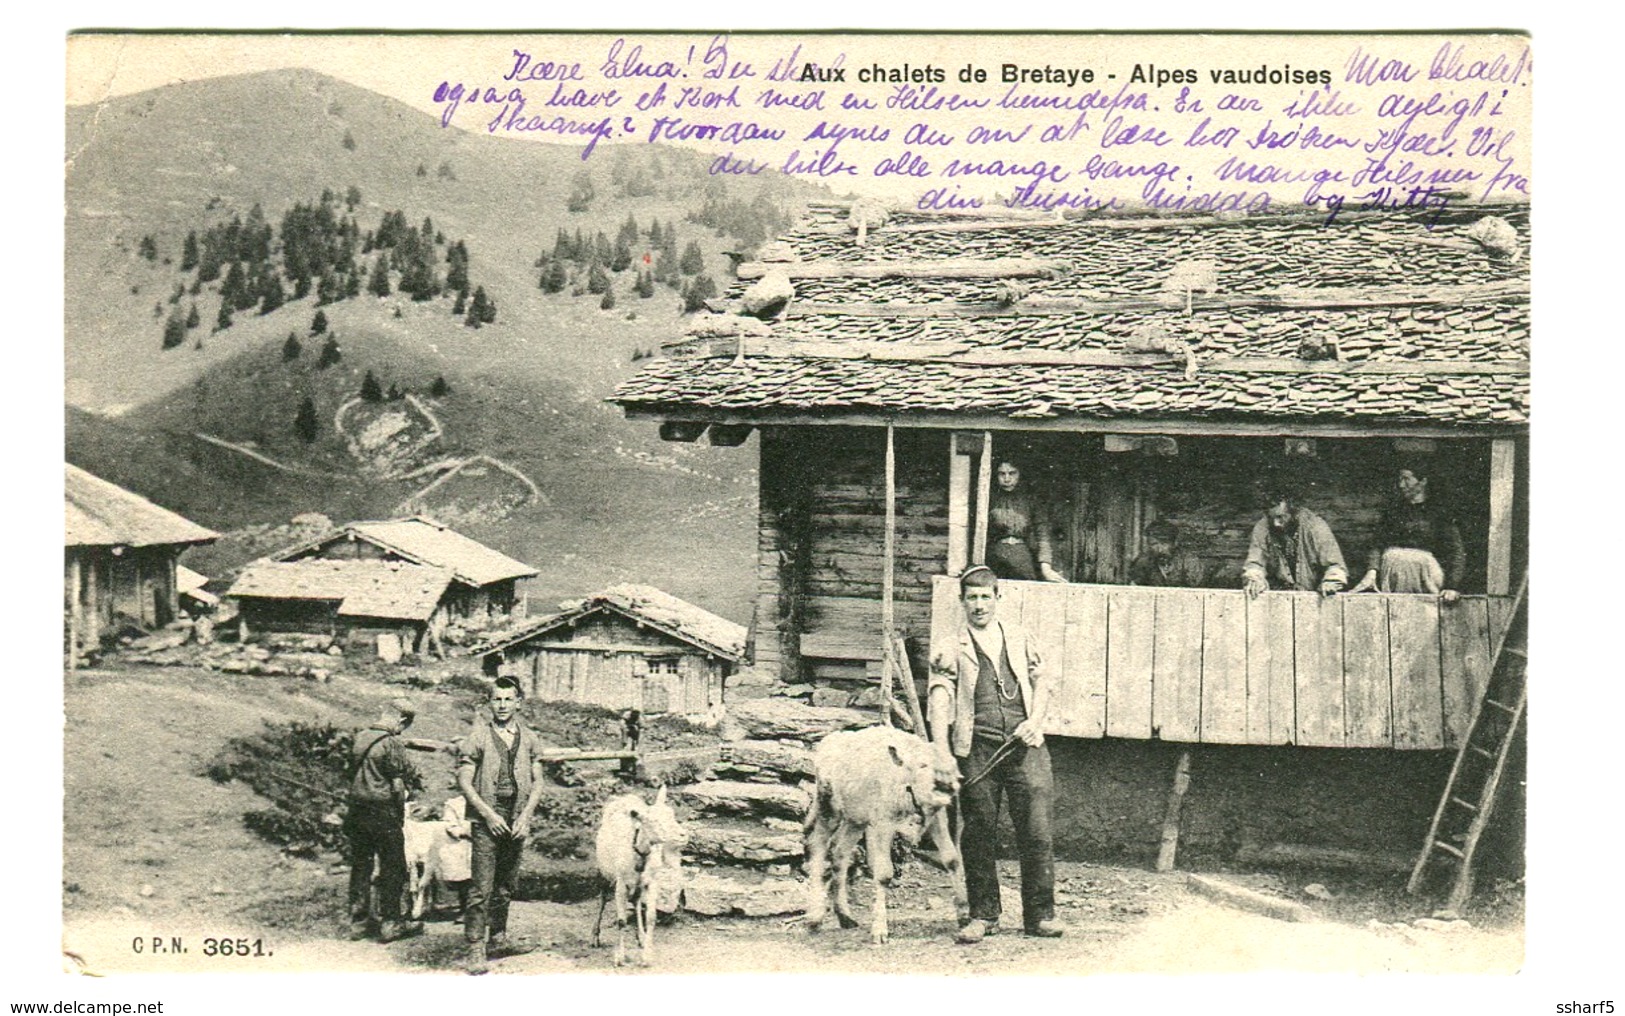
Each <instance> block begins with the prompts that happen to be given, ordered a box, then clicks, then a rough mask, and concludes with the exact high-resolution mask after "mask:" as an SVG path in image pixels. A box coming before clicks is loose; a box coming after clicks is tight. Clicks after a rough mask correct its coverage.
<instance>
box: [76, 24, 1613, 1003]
mask: <svg viewBox="0 0 1625 1016" xmlns="http://www.w3.org/2000/svg"><path fill="white" fill-rule="evenodd" d="M67 50H68V82H67V88H68V95H67V110H66V118H67V121H66V151H65V152H64V167H65V178H66V218H65V222H66V272H65V287H66V312H65V329H66V331H65V340H64V341H65V356H66V391H65V393H64V399H65V403H66V406H65V412H66V427H67V438H66V449H65V454H64V458H65V460H66V462H65V500H66V504H65V508H66V518H67V529H66V540H65V553H64V558H63V561H64V569H63V579H64V598H63V614H62V625H63V628H62V642H61V647H62V654H61V656H62V660H63V663H64V705H65V714H66V716H65V723H66V725H65V733H64V741H63V748H62V765H63V780H62V786H63V793H64V805H63V814H62V832H63V856H62V878H61V883H62V889H61V920H62V939H61V941H62V956H63V961H64V965H65V966H66V967H68V968H69V969H71V970H74V971H79V972H85V973H94V974H99V975H110V976H111V975H121V974H130V973H166V974H170V973H187V974H194V973H199V972H202V973H215V974H218V973H237V972H255V973H284V972H312V971H320V972H337V971H367V972H374V973H397V974H419V975H422V974H436V973H438V974H445V975H456V976H457V977H459V978H463V977H465V975H467V974H486V975H489V976H488V978H487V981H486V982H485V983H489V982H490V981H491V980H501V979H502V978H504V977H506V976H512V975H524V974H555V973H573V974H584V973H590V974H607V973H610V972H612V971H615V970H617V969H622V970H628V971H647V972H653V973H667V974H669V973H707V974H761V973H778V972H787V973H800V974H809V973H817V974H847V973H860V974H875V973H910V974H927V975H942V974H951V975H955V976H969V977H971V978H980V977H982V976H984V975H998V974H1067V975H1096V974H1122V973H1155V974H1203V973H1249V972H1260V971H1270V972H1281V971H1287V972H1297V973H1313V974H1327V975H1331V974H1376V973H1393V972H1428V973H1445V972H1448V973H1467V974H1477V975H1508V974H1512V973H1515V972H1517V971H1519V970H1520V969H1522V968H1523V965H1524V962H1525V944H1526V941H1525V934H1524V927H1525V925H1524V907H1525V879H1524V871H1525V869H1524V860H1525V806H1526V797H1525V784H1526V779H1525V777H1526V759H1527V757H1528V753H1527V751H1526V748H1525V737H1526V727H1527V724H1526V723H1525V715H1524V714H1525V701H1526V692H1525V688H1526V680H1525V678H1526V668H1527V665H1528V652H1527V648H1528V639H1527V631H1528V620H1527V615H1528V610H1529V608H1528V600H1527V591H1526V578H1525V576H1526V574H1527V571H1528V567H1529V560H1530V541H1529V493H1530V484H1529V461H1530V455H1529V437H1530V421H1531V406H1530V376H1531V375H1530V359H1531V333H1532V319H1531V302H1530V266H1531V257H1530V250H1531V247H1532V244H1533V237H1532V222H1533V221H1534V220H1533V219H1532V213H1531V208H1532V202H1533V194H1534V182H1533V175H1532V169H1531V141H1532V138H1531V111H1532V108H1533V93H1534V77H1535V75H1534V58H1533V49H1532V40H1531V38H1530V37H1529V36H1527V35H1525V34H1520V33H1517V32H1501V33H1489V32H1475V33H1454V34H1451V33H1431V34H1425V33H1398V34H1325V33H1323V34H1302V35H1295V34H1282V33H1273V34H1266V33H1260V34H1222V33H1214V34H1142V35H1136V34H1126V33H1118V34H1087V33H1058V34H1023V33H955V34H930V33H919V34H900V33H873V32H870V33H860V32H853V33H838V32H806V33H799V34H798V33H766V32H761V33H738V34H728V33H721V32H706V31H694V32H683V33H630V32H629V33H624V34H622V33H615V32H595V33H560V34H552V35H544V34H514V35H506V34H496V33H474V34H393V35H380V34H373V35H367V34H354V33H351V34H306V35H278V34H243V35H233V34H139V33H120V32H114V31H108V32H87V33H81V34H75V35H71V36H70V37H69V38H68V40H67ZM1540 792H1541V791H1540V790H1539V789H1538V788H1537V790H1536V794H1537V795H1538V794H1539V793H1540ZM1539 891H1540V890H1539V887H1538V886H1537V885H1534V884H1531V895H1532V896H1538V894H1539ZM118 980H119V978H118V977H116V976H114V977H113V981H114V982H117V981H118ZM417 980H419V981H432V980H433V979H432V978H422V977H419V978H418V979H417ZM442 980H448V979H447V978H443V979H442ZM455 983H457V984H458V985H459V986H463V985H466V983H467V982H466V980H457V981H456V982H455ZM1475 983H1477V982H1475ZM1492 983H1493V982H1492ZM407 990H415V989H407ZM459 990H460V991H463V992H466V991H467V990H469V989H468V988H467V987H460V988H459ZM1542 1004H1544V1002H1543V1003H1542ZM132 1011H134V1010H132ZM1575 1011H1587V1010H1575Z"/></svg>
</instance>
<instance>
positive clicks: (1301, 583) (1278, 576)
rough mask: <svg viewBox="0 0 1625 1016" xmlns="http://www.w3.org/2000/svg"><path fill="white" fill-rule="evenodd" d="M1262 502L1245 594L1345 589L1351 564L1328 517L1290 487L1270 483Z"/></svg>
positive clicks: (1243, 578)
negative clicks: (1339, 544)
mask: <svg viewBox="0 0 1625 1016" xmlns="http://www.w3.org/2000/svg"><path fill="white" fill-rule="evenodd" d="M1264 503H1265V505H1266V506H1267V507H1266V508H1265V511H1264V517H1263V518H1261V519H1259V520H1258V523H1257V524H1256V525H1254V526H1253V533H1252V539H1251V540H1250V541H1249V543H1248V546H1247V563H1246V564H1244V565H1243V566H1242V569H1241V587H1242V589H1244V590H1246V592H1247V595H1248V596H1249V597H1253V596H1257V595H1258V594H1259V593H1262V592H1263V591H1264V590H1266V589H1301V590H1318V591H1319V592H1320V594H1321V595H1322V596H1330V595H1332V594H1333V593H1337V592H1340V591H1342V589H1343V588H1344V587H1345V586H1347V585H1348V579H1349V571H1348V566H1347V565H1345V564H1344V563H1343V551H1342V549H1341V548H1340V547H1338V545H1337V537H1336V536H1334V535H1332V527H1331V526H1329V525H1327V524H1326V520H1325V519H1322V518H1321V517H1320V516H1319V515H1316V514H1315V513H1314V512H1312V511H1310V510H1309V509H1307V508H1305V507H1304V506H1303V505H1302V504H1300V503H1299V495H1298V493H1297V491H1296V490H1295V489H1293V487H1291V486H1290V485H1284V484H1279V483H1277V484H1275V485H1272V486H1271V487H1269V488H1268V489H1267V491H1266V493H1265V497H1264Z"/></svg>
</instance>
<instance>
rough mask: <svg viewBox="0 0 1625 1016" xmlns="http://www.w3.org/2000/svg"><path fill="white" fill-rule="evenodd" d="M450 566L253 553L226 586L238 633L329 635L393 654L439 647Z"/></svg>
mask: <svg viewBox="0 0 1625 1016" xmlns="http://www.w3.org/2000/svg"><path fill="white" fill-rule="evenodd" d="M451 585H452V574H451V572H450V571H448V570H446V569H444V568H429V567H425V566H423V565H417V564H410V563H406V562H402V561H384V560H377V559H368V560H348V561H339V560H330V559H327V558H307V559H303V560H299V561H255V562H252V563H250V564H249V565H247V566H246V567H245V568H243V570H242V572H241V573H240V574H239V575H238V576H237V581H236V582H234V583H232V586H231V588H230V589H228V590H227V591H226V596H227V597H229V598H231V599H233V600H235V601H236V602H237V610H238V612H237V632H238V638H239V639H240V640H242V641H245V642H246V641H248V639H249V638H250V637H251V636H253V635H258V634H264V633H268V632H271V633H289V632H293V633H302V634H312V635H326V636H329V637H331V638H333V639H336V640H339V641H342V642H346V643H349V644H351V645H366V646H369V647H375V648H376V649H377V651H378V655H379V656H381V657H383V658H384V659H386V660H390V661H391V662H394V661H396V660H399V659H400V657H401V654H403V653H405V652H418V651H423V650H430V649H435V650H437V649H438V648H439V639H440V633H441V632H442V631H443V630H444V628H445V622H446V609H445V601H446V599H447V593H448V591H449V590H450V588H451Z"/></svg>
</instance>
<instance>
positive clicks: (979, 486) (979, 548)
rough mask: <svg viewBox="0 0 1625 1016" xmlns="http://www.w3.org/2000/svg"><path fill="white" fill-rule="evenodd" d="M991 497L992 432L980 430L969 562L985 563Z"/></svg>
mask: <svg viewBox="0 0 1625 1016" xmlns="http://www.w3.org/2000/svg"><path fill="white" fill-rule="evenodd" d="M992 497H993V432H992V431H991V430H984V431H983V432H982V455H981V462H980V463H979V464H978V466H977V470H976V540H975V542H974V543H972V544H971V552H970V561H971V564H987V509H988V504H989V502H990V501H991V500H992Z"/></svg>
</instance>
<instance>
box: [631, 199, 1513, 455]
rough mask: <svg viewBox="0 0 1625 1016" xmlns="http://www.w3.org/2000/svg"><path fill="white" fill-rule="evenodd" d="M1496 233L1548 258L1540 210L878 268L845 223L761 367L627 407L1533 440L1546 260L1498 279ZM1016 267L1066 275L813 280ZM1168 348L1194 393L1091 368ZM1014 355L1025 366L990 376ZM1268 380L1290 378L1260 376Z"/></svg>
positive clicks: (1174, 225) (913, 226)
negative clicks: (1321, 350)
mask: <svg viewBox="0 0 1625 1016" xmlns="http://www.w3.org/2000/svg"><path fill="white" fill-rule="evenodd" d="M1491 214H1493V215H1497V216H1500V217H1502V218H1504V219H1506V220H1507V221H1508V222H1509V223H1511V224H1512V226H1513V227H1514V229H1516V230H1517V231H1518V234H1519V237H1520V239H1521V240H1522V241H1523V242H1525V243H1527V239H1528V223H1529V217H1528V208H1527V206H1518V207H1499V206H1498V207H1493V208H1488V207H1473V208H1464V209H1460V210H1452V212H1450V213H1449V214H1447V215H1446V216H1444V217H1443V218H1442V220H1441V221H1439V222H1437V223H1435V224H1434V226H1433V228H1431V229H1430V228H1428V227H1427V225H1426V224H1425V223H1424V222H1422V221H1421V220H1419V219H1417V218H1414V217H1410V218H1408V217H1404V216H1380V217H1367V218H1361V219H1357V220H1354V221H1350V222H1347V223H1339V224H1337V225H1335V226H1332V227H1323V226H1322V225H1321V224H1320V223H1319V220H1306V219H1304V218H1302V217H1295V218H1288V217H1279V218H1273V219H1272V218H1263V219H1260V218H1257V217H1254V218H1240V219H1218V218H1213V217H1207V218H1201V219H1195V218H1192V219H1189V220H1175V219H1169V220H1160V221H1154V222H1147V221H1138V222H1121V223H1115V224H1113V223H1105V222H1099V221H1091V220H1088V219H1077V220H1072V221H1068V222H1064V223H1063V222H1056V221H1054V220H1048V221H1036V220H1028V221H1026V222H1023V223H1015V224H1012V223H1000V224H997V225H994V224H991V223H984V224H983V225H990V226H993V228H975V227H976V225H977V224H976V223H974V222H971V221H970V220H968V219H967V218H966V217H964V216H958V217H951V218H949V217H932V216H923V215H916V214H911V213H903V214H900V215H898V216H895V217H894V218H893V220H892V221H891V222H889V223H888V224H887V226H886V227H885V228H882V229H880V230H878V231H875V232H872V233H871V234H870V235H869V237H868V239H867V242H866V243H865V244H864V245H862V246H859V245H858V244H857V243H855V242H854V240H853V238H852V236H851V234H850V233H849V232H848V231H847V230H846V229H845V228H844V226H843V225H842V224H841V223H839V221H838V220H836V219H832V218H831V213H828V212H824V213H821V214H815V215H813V216H812V217H810V218H809V219H808V220H806V221H804V222H803V223H801V224H800V225H799V226H798V227H797V228H796V229H795V230H794V231H793V232H791V233H790V234H788V235H787V236H786V237H785V238H784V239H785V241H786V242H787V243H788V244H789V245H790V247H791V248H792V249H793V250H794V251H795V254H796V255H797V257H799V258H800V259H801V260H800V261H799V262H794V263H789V264H775V265H770V266H766V268H767V269H776V270H782V271H788V272H789V273H790V274H791V276H792V278H793V281H794V285H795V289H796V297H795V299H794V300H793V301H792V302H791V304H790V306H789V308H788V311H787V313H786V315H785V316H784V317H783V318H782V319H780V320H778V321H777V322H775V323H774V324H773V326H772V330H771V336H770V338H768V339H766V340H758V339H751V340H748V341H747V342H746V349H747V352H748V353H749V354H750V355H748V356H746V357H745V358H743V359H742V360H730V359H729V358H728V357H727V356H726V354H725V353H724V355H722V356H718V355H716V351H714V350H713V351H712V352H711V353H710V355H707V353H706V351H705V350H702V349H695V348H693V347H688V348H682V347H680V346H674V347H673V348H671V349H669V350H668V352H675V353H677V354H678V355H677V356H675V357H673V358H669V359H664V360H652V361H648V362H646V363H645V364H644V365H643V366H642V368H641V369H640V370H639V371H638V372H637V373H636V374H635V375H634V376H633V377H631V378H630V379H628V380H627V381H625V382H623V383H622V384H621V386H620V387H619V388H618V389H617V391H616V393H615V395H614V401H616V402H618V403H620V404H622V405H623V406H625V407H627V408H629V409H631V408H637V409H642V410H648V411H653V412H657V413H661V412H663V413H668V414H671V415H673V416H675V417H678V418H680V417H681V413H682V411H683V410H685V409H705V410H728V411H731V412H733V413H736V414H739V415H741V416H744V417H747V418H749V417H752V416H761V417H763V418H767V417H770V416H771V415H772V414H774V413H788V412H819V411H825V412H860V413H861V412H873V413H887V414H896V413H905V414H907V413H934V412H951V413H953V412H965V413H968V412H975V413H991V414H1004V415H1009V416H1015V417H1024V416H1069V415H1070V416H1081V417H1097V418H1098V417H1121V416H1140V417H1179V418H1183V417H1193V418H1210V417H1216V416H1226V417H1234V418H1239V419H1246V418H1266V419H1270V420H1274V421H1284V420H1288V419H1291V420H1305V421H1310V420H1315V421H1330V420H1369V421H1391V422H1396V423H1405V422H1412V421H1417V422H1428V423H1435V424H1438V423H1444V424H1449V423H1469V424H1474V423H1482V424H1501V425H1506V424H1511V425H1521V424H1524V423H1527V422H1528V418H1529V376H1528V358H1529V331H1530V319H1529V303H1528V289H1527V283H1528V260H1527V258H1520V259H1513V260H1508V259H1504V258H1496V257H1491V256H1490V255H1489V254H1488V253H1487V252H1485V251H1484V250H1483V249H1482V248H1481V247H1480V246H1479V245H1477V244H1475V243H1474V242H1473V241H1472V240H1471V239H1469V235H1468V230H1469V229H1470V228H1471V226H1472V225H1473V223H1475V222H1477V221H1479V220H1480V219H1482V218H1484V217H1486V216H1488V215H1491ZM1014 258H1023V259H1027V260H1034V259H1037V260H1042V261H1050V262H1060V263H1062V264H1063V265H1064V266H1065V267H1066V269H1067V270H1066V271H1064V272H1063V273H1061V274H1058V275H1056V276H1055V277H1052V278H1036V279H1034V278H1024V279H1023V280H1022V286H1023V287H1025V294H1024V295H1023V296H1022V298H1021V299H1019V300H1017V301H1016V302H1015V303H1013V304H1012V305H1009V306H1003V305H1000V304H999V303H997V302H996V300H997V297H998V295H999V294H998V290H997V287H998V286H999V281H998V279H997V278H991V277H990V278H945V277H938V276H933V275H931V274H930V273H929V271H927V272H926V273H925V275H924V277H914V276H915V275H917V274H918V273H914V272H909V273H906V277H885V278H870V277H864V278H854V277H842V276H839V275H838V274H837V275H836V276H835V277H810V276H815V275H816V276H827V275H828V273H829V272H830V271H831V270H833V269H837V268H838V267H839V265H841V264H853V263H858V262H862V263H866V264H870V265H874V264H881V265H892V266H901V265H903V264H904V263H910V264H915V265H923V266H927V267H928V266H929V265H930V264H932V263H933V262H943V263H948V259H952V262H951V263H953V264H955V265H958V264H962V263H964V262H966V261H967V260H971V261H975V260H981V261H985V262H988V263H990V264H991V263H992V262H995V261H999V260H1001V259H1002V260H1004V261H1006V262H1009V259H1014ZM1192 260H1207V261H1212V262H1213V263H1214V264H1215V265H1216V268H1217V273H1218V284H1219V291H1218V292H1217V293H1216V294H1206V293H1202V294H1200V295H1197V296H1195V297H1194V298H1193V299H1192V302H1191V306H1190V312H1189V313H1187V309H1186V306H1185V305H1184V304H1183V302H1182V300H1181V299H1179V298H1174V299H1168V298H1166V297H1164V296H1163V295H1162V290H1163V287H1164V282H1165V280H1166V279H1167V277H1168V275H1169V272H1170V270H1171V269H1172V268H1173V267H1174V266H1175V265H1176V264H1179V263H1182V262H1189V261H1192ZM1012 263H1013V262H1012ZM798 271H805V272H806V273H807V274H808V276H809V277H795V276H796V273H797V272H798ZM748 284H749V283H748V281H745V280H742V281H739V282H736V283H735V285H734V287H733V289H732V290H731V291H730V292H731V295H733V296H737V295H738V294H739V293H740V292H742V291H743V289H744V288H745V286H747V285H748ZM1168 304H1173V305H1172V306H1170V305H1168ZM1147 335H1161V336H1166V337H1168V338H1172V339H1174V340H1176V341H1177V343H1178V344H1181V345H1185V346H1189V347H1190V348H1191V349H1192V350H1193V351H1194V353H1195V356H1196V360H1197V363H1196V371H1195V375H1194V376H1193V377H1190V378H1187V377H1186V371H1185V363H1184V360H1183V357H1178V358H1175V360H1176V362H1134V363H1129V362H1096V363H1085V362H1079V361H1080V360H1081V359H1087V358H1089V357H1094V358H1095V359H1097V360H1101V361H1113V360H1114V358H1115V360H1132V359H1134V358H1133V357H1130V356H1128V355H1127V354H1129V353H1131V352H1134V351H1135V347H1136V342H1137V340H1140V341H1143V339H1144V337H1145V336H1147ZM1311 336H1312V337H1314V338H1315V339H1317V340H1323V341H1329V342H1330V343H1331V344H1333V345H1335V346H1336V357H1337V360H1336V362H1325V363H1323V364H1322V363H1321V362H1319V361H1309V360H1300V359H1298V357H1299V346H1300V343H1301V342H1302V341H1303V340H1304V339H1306V338H1308V337H1311ZM843 348H844V350H845V351H844V352H842V350H843ZM752 349H755V350H757V351H758V352H750V351H751V350H752ZM944 350H946V352H944ZM894 351H895V352H894ZM1003 353H1010V354H1015V355H1016V357H1020V358H1024V359H1025V360H1026V362H1024V363H1009V362H1006V363H994V362H987V361H988V360H990V359H991V360H996V359H998V356H997V355H993V354H1003ZM685 354H686V355H685ZM695 354H698V355H695ZM1046 357H1051V358H1052V362H1039V361H1043V360H1044V359H1045V358H1046ZM1007 359H1008V358H1007ZM1141 359H1144V358H1141ZM966 360H975V361H977V362H974V363H971V362H964V361H966ZM1260 360H1268V361H1276V362H1275V363H1273V364H1259V363H1253V364H1248V363H1245V362H1241V361H1260ZM1227 361H1231V362H1227ZM1350 365H1358V369H1359V370H1362V371H1370V372H1371V373H1351V372H1349V370H1348V368H1349V366H1350ZM1388 365H1393V366H1392V367H1390V366H1388ZM1254 366H1257V367H1260V368H1264V367H1271V368H1272V369H1256V370H1255V369H1250V368H1251V367H1254ZM1388 371H1391V372H1390V373H1384V372H1388Z"/></svg>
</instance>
